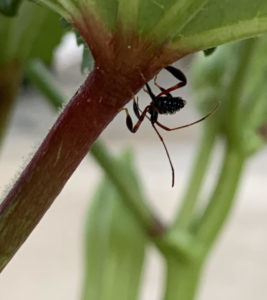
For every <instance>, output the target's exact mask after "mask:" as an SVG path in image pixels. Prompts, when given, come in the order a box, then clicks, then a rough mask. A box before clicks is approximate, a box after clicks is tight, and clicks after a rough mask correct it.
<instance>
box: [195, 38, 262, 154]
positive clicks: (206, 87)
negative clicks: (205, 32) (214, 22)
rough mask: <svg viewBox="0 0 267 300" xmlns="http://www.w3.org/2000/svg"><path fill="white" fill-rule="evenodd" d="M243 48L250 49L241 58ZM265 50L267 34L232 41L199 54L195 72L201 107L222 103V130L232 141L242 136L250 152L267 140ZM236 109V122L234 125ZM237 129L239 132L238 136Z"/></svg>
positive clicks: (220, 123) (220, 124) (246, 151)
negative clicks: (265, 130)
mask: <svg viewBox="0 0 267 300" xmlns="http://www.w3.org/2000/svg"><path fill="white" fill-rule="evenodd" d="M244 49H247V50H246V51H247V52H246V53H245V52H244V57H243V58H242V54H243V51H244ZM266 53H267V38H266V37H264V38H261V39H255V40H250V41H244V42H242V43H233V44H232V45H227V46H222V47H220V48H219V49H218V50H217V51H216V52H215V53H214V54H213V55H212V56H211V57H208V58H204V57H203V55H202V56H201V55H199V56H198V59H197V60H196V61H195V63H194V69H193V72H192V77H193V82H194V85H195V89H196V90H197V92H198V94H197V98H198V104H199V106H200V107H202V108H203V107H205V109H207V107H208V106H210V105H212V103H216V102H221V103H222V105H221V108H220V111H221V113H220V112H218V114H217V115H218V116H217V117H216V122H217V123H219V127H220V130H221V133H223V134H224V135H226V137H227V138H228V139H231V140H233V141H238V140H239V139H240V141H241V144H242V149H243V151H244V152H245V153H247V154H251V153H253V152H254V151H256V150H257V149H259V148H261V147H262V146H263V145H264V143H265V141H266V137H265V136H264V135H261V130H260V129H261V128H262V127H264V126H265V125H266V123H267V102H266V98H267V87H266V84H265V83H264V82H265V76H266V73H267V60H266ZM241 59H242V60H241ZM230 61H231V64H229V63H228V62H230ZM241 71H242V73H241ZM200 73H201V74H202V75H201V76H199V74H200ZM241 74H242V75H241ZM241 79H242V80H241ZM240 80H241V81H240ZM207 83H209V84H207ZM223 110H227V111H229V113H228V116H229V117H228V118H227V119H225V117H222V116H223V115H222V113H225V112H222V111H223ZM233 111H234V112H235V113H236V116H235V118H234V119H235V123H234V124H231V116H232V113H233ZM220 116H221V118H220ZM235 132H239V134H238V136H237V135H236V134H235ZM241 144H240V145H241Z"/></svg>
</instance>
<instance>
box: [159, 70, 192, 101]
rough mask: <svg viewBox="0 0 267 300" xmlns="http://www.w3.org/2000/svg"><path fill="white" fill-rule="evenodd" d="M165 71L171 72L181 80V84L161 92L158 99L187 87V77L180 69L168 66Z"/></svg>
mask: <svg viewBox="0 0 267 300" xmlns="http://www.w3.org/2000/svg"><path fill="white" fill-rule="evenodd" d="M165 69H166V70H167V71H168V72H170V73H171V74H172V75H173V76H174V77H175V78H177V79H178V80H180V81H181V82H179V83H178V84H175V85H174V86H171V87H170V88H168V89H166V90H164V91H161V93H160V94H159V95H157V97H159V96H162V95H166V94H168V93H169V92H172V91H174V90H177V89H179V88H181V87H183V86H185V85H186V83H187V80H186V77H185V75H184V73H183V72H182V71H180V70H179V69H177V68H175V67H172V66H167V67H165Z"/></svg>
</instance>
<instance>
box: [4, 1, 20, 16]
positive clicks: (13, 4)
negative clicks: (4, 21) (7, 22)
mask: <svg viewBox="0 0 267 300" xmlns="http://www.w3.org/2000/svg"><path fill="white" fill-rule="evenodd" d="M21 2H22V1H21V0H0V12H1V13H2V14H4V15H6V16H9V17H13V16H15V15H16V14H17V12H18V9H19V6H20V4H21Z"/></svg>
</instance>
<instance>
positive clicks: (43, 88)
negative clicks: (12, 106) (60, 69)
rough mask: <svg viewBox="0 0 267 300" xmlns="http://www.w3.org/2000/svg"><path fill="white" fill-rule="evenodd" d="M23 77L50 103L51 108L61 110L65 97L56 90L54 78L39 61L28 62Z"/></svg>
mask: <svg viewBox="0 0 267 300" xmlns="http://www.w3.org/2000/svg"><path fill="white" fill-rule="evenodd" d="M25 75H26V76H27V78H28V79H29V80H30V81H31V82H32V84H33V85H34V86H36V87H37V88H38V90H39V91H40V92H41V93H42V94H43V95H44V96H45V97H46V99H47V100H49V101H50V104H51V105H52V107H54V108H61V107H62V106H63V104H64V102H65V99H66V97H65V95H64V94H63V92H62V91H61V90H60V89H59V88H58V85H57V83H56V80H55V78H54V77H53V76H52V75H51V73H50V72H49V71H48V70H47V68H46V67H45V66H44V64H43V63H42V62H41V61H40V60H38V59H31V60H29V61H28V62H27V63H26V66H25Z"/></svg>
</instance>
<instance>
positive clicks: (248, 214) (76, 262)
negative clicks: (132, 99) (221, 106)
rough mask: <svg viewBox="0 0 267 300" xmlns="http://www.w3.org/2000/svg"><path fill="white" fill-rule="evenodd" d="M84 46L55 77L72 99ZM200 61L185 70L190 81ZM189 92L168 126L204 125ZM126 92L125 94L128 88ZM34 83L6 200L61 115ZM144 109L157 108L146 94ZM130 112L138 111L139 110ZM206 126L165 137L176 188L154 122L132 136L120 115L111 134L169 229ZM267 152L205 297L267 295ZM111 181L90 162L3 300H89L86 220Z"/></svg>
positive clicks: (246, 188)
mask: <svg viewBox="0 0 267 300" xmlns="http://www.w3.org/2000/svg"><path fill="white" fill-rule="evenodd" d="M80 58H81V49H79V48H77V46H76V41H75V38H74V35H72V34H68V35H67V36H66V37H65V38H64V42H63V43H62V44H61V46H60V47H59V48H58V50H57V55H56V59H55V71H54V73H55V75H56V78H57V80H58V82H59V83H60V86H61V87H62V89H63V90H64V91H65V93H66V95H67V98H68V99H69V98H70V97H71V96H72V95H73V93H74V92H75V91H76V90H77V88H78V87H79V85H80V84H81V83H82V82H83V77H82V76H81V72H80ZM190 61H191V57H187V58H186V59H184V60H183V61H181V63H180V64H179V67H180V68H181V69H182V70H183V71H184V73H185V74H187V70H188V68H189V66H190ZM171 80H172V78H171V77H170V76H169V75H168V74H167V73H164V72H162V74H160V76H159V82H160V83H162V85H163V86H169V85H171ZM188 81H189V83H188V86H187V87H185V88H183V89H182V90H181V91H180V90H179V91H177V92H175V93H176V94H177V95H179V96H182V97H183V98H184V99H186V100H187V105H186V107H185V108H184V109H183V110H182V111H181V112H179V113H177V114H176V115H174V116H167V117H163V118H161V119H160V120H161V121H162V123H164V124H166V125H167V124H168V126H170V127H171V126H174V125H175V126H178V125H182V124H186V123H189V122H192V121H194V120H196V119H198V118H199V115H198V114H197V112H196V111H195V109H194V105H193V103H194V100H195V101H197V99H193V96H192V94H191V92H190V78H189V80H188ZM122 88H123V87H122ZM41 97H42V96H40V95H39V93H38V92H37V91H36V90H34V89H33V88H32V87H30V86H28V85H27V84H26V85H25V87H24V88H23V89H21V92H20V96H19V99H18V100H17V106H16V109H15V111H14V113H13V116H12V122H11V123H12V126H11V128H10V130H9V132H8V135H7V137H6V141H5V143H4V146H3V151H2V153H1V156H0V170H1V172H0V180H1V191H2V192H3V193H5V191H6V190H8V188H9V186H10V185H12V183H13V182H14V180H15V178H16V176H17V175H18V174H19V172H20V170H22V168H23V166H25V164H26V163H27V161H28V160H29V159H30V157H31V155H32V154H33V153H34V151H35V149H36V148H37V147H38V144H39V143H40V142H41V141H42V139H43V137H44V136H45V134H46V133H47V131H48V129H49V128H50V127H51V126H52V124H53V123H54V121H55V119H56V117H57V116H56V115H55V113H54V110H53V108H51V107H49V105H48V104H47V103H46V101H43V100H42V98H41ZM139 102H140V106H141V107H144V106H145V105H146V104H147V103H149V99H148V96H147V95H146V94H145V93H144V92H141V93H140V94H139ZM129 109H130V111H131V112H132V108H131V103H130V108H129ZM200 127H201V124H198V125H196V126H192V127H190V128H187V129H183V130H180V131H175V132H171V133H168V132H162V135H163V137H164V139H165V142H166V144H167V147H168V149H169V152H170V155H171V158H172V160H173V164H174V168H175V172H176V184H175V187H174V188H171V170H170V166H169V163H168V160H167V157H166V154H165V151H164V148H163V146H162V144H161V143H160V141H159V139H158V137H157V136H156V134H155V132H154V131H153V129H152V127H151V125H150V123H149V122H148V121H144V122H143V124H142V126H141V127H140V129H139V131H138V132H137V133H136V134H132V133H130V132H129V131H128V129H127V127H126V124H125V114H124V113H123V112H122V113H120V114H119V115H118V116H117V117H116V118H115V120H114V121H113V122H112V123H111V124H110V125H109V126H108V128H107V129H106V130H105V131H104V133H103V134H102V136H101V139H102V141H104V142H105V144H106V145H107V146H108V147H109V148H110V149H112V151H113V152H114V153H119V152H120V151H121V150H122V149H123V148H125V147H131V148H132V149H134V152H135V159H136V165H137V167H138V170H139V173H140V174H141V181H142V183H143V186H144V188H145V191H146V194H147V196H148V198H149V199H150V201H151V204H152V206H153V207H154V208H155V210H156V211H157V212H158V214H159V215H161V216H162V218H163V220H164V221H165V222H168V221H170V220H171V219H172V216H173V215H174V214H175V211H176V210H177V208H176V206H177V197H178V196H181V194H182V192H183V187H184V186H185V183H186V182H187V179H188V176H189V172H190V167H191V165H192V160H193V158H194V154H195V145H196V143H197V141H198V138H199V135H200ZM219 157H220V147H218V149H217V152H216V155H215V157H214V161H213V163H212V164H211V173H210V175H209V178H208V181H207V184H206V186H205V188H204V192H205V189H208V188H209V186H210V185H211V184H212V182H213V179H214V175H215V174H216V171H217V164H218V158H219ZM266 158H267V149H266V148H265V149H264V150H263V151H261V152H259V153H258V154H257V155H255V156H253V158H252V159H250V160H249V162H248V164H247V167H246V170H245V174H244V177H243V180H242V183H241V188H240V189H239V194H238V200H237V202H236V205H235V207H234V209H233V211H232V214H231V216H230V218H229V220H228V222H227V224H226V226H225V228H224V230H223V232H222V234H221V235H220V237H219V240H218V242H217V244H216V246H215V248H214V249H213V251H212V253H211V255H210V258H209V260H208V263H207V265H206V267H205V270H204V276H203V277H202V282H201V287H200V290H199V297H198V299H199V300H213V299H216V300H223V299H228V300H237V299H242V300H251V299H266V298H267V286H266V279H267V255H266V253H267V237H266V229H267V217H266V216H267V185H266V178H267V159H266ZM100 177H101V170H100V168H99V166H98V165H97V164H96V163H95V162H94V160H93V159H91V158H90V157H89V158H88V157H86V158H85V159H84V160H83V162H82V164H81V165H80V166H79V168H78V169H77V170H76V172H75V173H74V175H73V176H72V177H71V179H70V180H69V182H68V183H67V185H66V186H65V188H64V190H63V191H62V193H61V194H60V196H59V197H58V198H57V200H56V201H55V203H54V204H53V205H52V207H51V208H50V209H49V211H48V212H47V214H46V215H45V217H44V218H43V219H42V221H41V222H40V224H39V226H37V228H36V229H35V230H34V232H33V233H32V235H31V236H30V237H29V239H28V240H27V241H26V242H25V244H24V245H23V247H22V248H21V249H20V250H19V252H18V253H17V255H16V256H15V257H14V258H13V259H12V261H11V262H10V263H9V265H8V266H7V268H6V269H5V271H4V272H3V274H2V275H1V278H0V290H1V295H0V299H1V300H15V299H16V300H17V299H27V300H47V299H64V300H77V299H80V293H81V283H82V277H83V243H84V226H85V219H86V216H87V215H88V210H89V208H90V201H91V198H92V196H93V194H94V191H95V188H96V186H97V184H98V182H99V179H100ZM145 265H146V267H145V270H144V274H143V279H144V280H143V287H142V291H141V296H140V299H141V300H145V299H146V300H147V299H149V300H156V299H159V297H160V295H161V286H162V281H161V275H162V272H163V271H164V270H163V263H162V261H161V257H160V255H159V254H158V253H157V251H156V250H155V248H151V249H150V250H149V252H148V253H147V256H146V263H145Z"/></svg>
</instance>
